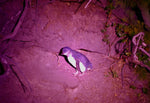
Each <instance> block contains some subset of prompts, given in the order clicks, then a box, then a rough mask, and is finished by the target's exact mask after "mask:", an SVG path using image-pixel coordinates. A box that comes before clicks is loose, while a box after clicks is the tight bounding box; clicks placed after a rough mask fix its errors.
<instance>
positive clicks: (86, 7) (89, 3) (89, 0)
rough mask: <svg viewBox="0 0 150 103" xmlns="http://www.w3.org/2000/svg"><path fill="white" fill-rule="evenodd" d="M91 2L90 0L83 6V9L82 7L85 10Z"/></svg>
mask: <svg viewBox="0 0 150 103" xmlns="http://www.w3.org/2000/svg"><path fill="white" fill-rule="evenodd" d="M91 1H92V0H89V1H88V3H87V4H86V5H85V7H84V8H85V9H86V8H87V6H88V5H89V4H90V2H91Z"/></svg>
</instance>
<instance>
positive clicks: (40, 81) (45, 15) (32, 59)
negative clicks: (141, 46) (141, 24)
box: [0, 0, 150, 103]
mask: <svg viewBox="0 0 150 103" xmlns="http://www.w3.org/2000/svg"><path fill="white" fill-rule="evenodd" d="M13 3H14V2H12V4H13ZM14 4H15V3H14ZM78 6H79V4H78V3H68V2H58V1H55V2H52V3H50V2H49V1H48V0H44V1H43V0H38V5H35V2H34V1H32V2H31V7H30V8H29V9H28V13H27V15H26V17H25V19H24V22H23V24H22V26H21V28H20V29H19V32H18V33H17V35H16V36H15V37H14V38H13V39H12V40H11V41H9V48H8V50H7V52H8V51H9V52H8V55H9V56H10V57H12V59H13V61H15V63H16V65H15V66H13V68H14V70H15V71H16V72H17V74H18V75H19V77H20V79H21V80H22V82H23V83H24V84H25V86H26V87H27V88H26V91H25V92H24V91H23V88H22V86H21V84H20V82H19V81H18V79H17V78H16V76H15V75H14V74H13V73H12V71H10V72H9V75H8V76H6V77H4V78H0V103H148V102H150V101H149V99H148V98H147V95H145V94H143V93H141V90H140V89H132V88H129V84H128V83H126V82H125V84H124V87H122V83H121V79H120V74H118V75H119V78H112V75H111V74H110V69H109V68H110V66H111V64H112V63H113V62H114V60H113V59H112V58H110V57H108V56H107V55H108V54H110V55H111V56H115V51H114V47H113V46H112V48H111V51H110V53H109V52H108V51H109V50H108V49H109V47H108V45H107V44H106V43H105V42H103V41H102V39H103V36H104V34H103V33H102V32H101V29H103V28H104V23H105V22H106V13H105V12H104V10H103V9H102V8H100V7H99V6H98V4H97V5H95V4H94V3H91V4H90V5H89V6H88V8H86V9H84V8H83V7H81V8H80V9H79V10H78V11H77V13H75V11H76V9H77V8H78ZM20 7H22V6H20ZM14 8H15V7H14ZM7 9H10V8H7ZM7 9H6V10H7ZM14 14H15V13H14ZM12 15H13V14H12ZM115 20H116V18H115V17H113V16H112V18H111V22H113V21H115ZM107 33H108V34H109V35H110V36H109V38H110V42H113V41H114V39H115V37H116V36H115V30H114V27H109V28H108V32H107ZM64 46H69V47H71V48H72V49H75V50H78V49H81V48H83V49H87V50H92V51H97V52H100V54H98V53H90V52H85V51H81V50H78V51H79V52H81V53H83V54H85V55H86V56H87V57H88V58H89V60H90V61H91V62H92V64H93V68H94V69H93V70H92V71H88V72H86V73H85V74H84V75H82V76H74V75H73V73H75V70H74V68H72V67H71V66H70V65H69V64H68V63H67V62H66V61H65V59H64V58H63V57H61V56H58V53H59V51H60V49H61V48H62V47H64ZM121 67H122V61H119V62H118V64H116V65H115V67H114V68H115V69H116V70H118V71H120V68H121ZM130 72H131V71H130V70H129V69H128V68H126V72H125V73H126V74H125V75H126V76H129V75H130V74H129V73H130ZM131 74H132V73H131ZM133 79H134V78H133ZM28 82H29V83H28ZM139 85H142V84H139Z"/></svg>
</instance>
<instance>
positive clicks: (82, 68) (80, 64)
mask: <svg viewBox="0 0 150 103" xmlns="http://www.w3.org/2000/svg"><path fill="white" fill-rule="evenodd" d="M79 67H80V70H81V72H85V70H86V68H85V66H84V65H83V64H82V63H81V62H80V63H79Z"/></svg>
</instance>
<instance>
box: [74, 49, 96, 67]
mask: <svg viewBox="0 0 150 103" xmlns="http://www.w3.org/2000/svg"><path fill="white" fill-rule="evenodd" d="M74 52H76V53H73V57H77V58H76V59H77V60H79V61H80V62H82V63H83V65H84V66H85V67H86V69H88V68H89V69H92V68H93V66H92V63H91V62H90V61H89V59H88V58H87V57H86V56H85V55H84V54H82V53H79V52H77V51H74Z"/></svg>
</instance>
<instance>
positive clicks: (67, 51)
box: [60, 47, 93, 74]
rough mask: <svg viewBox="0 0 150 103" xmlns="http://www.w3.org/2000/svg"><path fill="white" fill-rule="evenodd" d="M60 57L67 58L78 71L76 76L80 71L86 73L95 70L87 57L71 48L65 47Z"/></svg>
mask: <svg viewBox="0 0 150 103" xmlns="http://www.w3.org/2000/svg"><path fill="white" fill-rule="evenodd" d="M60 55H61V56H65V57H66V59H67V61H68V62H69V63H70V64H71V65H72V66H73V67H74V68H75V69H76V71H77V72H76V73H75V74H78V71H80V72H81V73H84V72H85V71H86V70H91V69H92V68H93V67H92V64H91V62H90V61H89V60H88V58H87V57H86V56H85V55H83V54H81V53H79V52H77V51H75V50H72V49H71V48H69V47H63V48H62V49H61V51H60Z"/></svg>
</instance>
